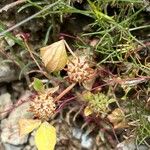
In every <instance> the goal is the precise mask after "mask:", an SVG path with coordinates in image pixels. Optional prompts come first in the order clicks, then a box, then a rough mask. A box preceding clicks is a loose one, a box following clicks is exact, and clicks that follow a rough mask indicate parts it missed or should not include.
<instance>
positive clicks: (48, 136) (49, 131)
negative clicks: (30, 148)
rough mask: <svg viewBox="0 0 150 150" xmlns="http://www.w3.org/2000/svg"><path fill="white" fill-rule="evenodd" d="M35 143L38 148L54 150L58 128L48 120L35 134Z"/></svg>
mask: <svg viewBox="0 0 150 150" xmlns="http://www.w3.org/2000/svg"><path fill="white" fill-rule="evenodd" d="M35 144H36V146H37V148H38V150H54V147H55V144H56V129H55V127H53V126H52V125H50V124H49V123H48V122H44V123H42V124H41V125H40V127H39V128H38V130H37V131H36V134H35Z"/></svg>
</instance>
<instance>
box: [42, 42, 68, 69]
mask: <svg viewBox="0 0 150 150" xmlns="http://www.w3.org/2000/svg"><path fill="white" fill-rule="evenodd" d="M40 51H41V57H42V61H43V63H44V65H45V67H46V69H47V70H48V71H50V72H53V71H59V70H61V69H63V68H64V67H65V65H66V63H67V60H68V56H67V52H66V48H65V43H64V40H60V41H58V42H55V43H53V44H51V45H49V46H46V47H43V48H41V49H40Z"/></svg>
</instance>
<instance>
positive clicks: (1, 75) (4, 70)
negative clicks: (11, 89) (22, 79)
mask: <svg viewBox="0 0 150 150" xmlns="http://www.w3.org/2000/svg"><path fill="white" fill-rule="evenodd" d="M1 62H2V59H1V58H0V83H1V82H10V81H13V80H16V79H17V76H16V73H15V70H14V69H12V68H10V66H9V65H8V64H6V63H1Z"/></svg>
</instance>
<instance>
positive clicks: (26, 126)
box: [19, 119, 41, 136]
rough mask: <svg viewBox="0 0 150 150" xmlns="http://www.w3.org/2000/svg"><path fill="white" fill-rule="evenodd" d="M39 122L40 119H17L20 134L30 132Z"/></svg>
mask: <svg viewBox="0 0 150 150" xmlns="http://www.w3.org/2000/svg"><path fill="white" fill-rule="evenodd" d="M40 124H41V121H40V120H33V119H20V120H19V130H20V136H24V135H26V134H28V133H30V132H32V131H33V130H34V129H35V128H37V127H38V126H39V125H40Z"/></svg>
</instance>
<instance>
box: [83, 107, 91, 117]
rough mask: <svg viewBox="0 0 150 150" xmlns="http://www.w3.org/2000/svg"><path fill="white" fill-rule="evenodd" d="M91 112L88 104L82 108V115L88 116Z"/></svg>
mask: <svg viewBox="0 0 150 150" xmlns="http://www.w3.org/2000/svg"><path fill="white" fill-rule="evenodd" d="M92 113H93V112H92V110H91V109H90V108H89V107H88V106H87V107H86V108H85V109H84V115H85V116H89V115H91V114H92Z"/></svg>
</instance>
